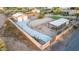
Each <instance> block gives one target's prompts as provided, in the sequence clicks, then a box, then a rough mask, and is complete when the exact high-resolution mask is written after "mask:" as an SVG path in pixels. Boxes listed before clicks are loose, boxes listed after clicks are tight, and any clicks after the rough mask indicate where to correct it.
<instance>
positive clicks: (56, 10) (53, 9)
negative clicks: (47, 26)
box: [51, 7, 61, 14]
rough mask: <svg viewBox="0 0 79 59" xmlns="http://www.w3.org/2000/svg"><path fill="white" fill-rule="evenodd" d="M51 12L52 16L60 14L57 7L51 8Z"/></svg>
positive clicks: (59, 9)
mask: <svg viewBox="0 0 79 59" xmlns="http://www.w3.org/2000/svg"><path fill="white" fill-rule="evenodd" d="M51 12H53V13H54V14H60V13H61V8H59V7H53V8H52V9H51Z"/></svg>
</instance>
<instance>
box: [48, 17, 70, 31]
mask: <svg viewBox="0 0 79 59" xmlns="http://www.w3.org/2000/svg"><path fill="white" fill-rule="evenodd" d="M68 24H69V20H68V19H64V18H60V19H58V20H55V21H52V22H49V25H48V26H49V27H51V28H54V29H56V30H57V29H61V28H62V27H64V26H66V25H68Z"/></svg>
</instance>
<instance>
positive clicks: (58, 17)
mask: <svg viewBox="0 0 79 59" xmlns="http://www.w3.org/2000/svg"><path fill="white" fill-rule="evenodd" d="M51 18H53V19H55V20H57V19H60V18H61V17H60V16H52V17H51Z"/></svg>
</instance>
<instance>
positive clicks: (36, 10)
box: [32, 8, 40, 13]
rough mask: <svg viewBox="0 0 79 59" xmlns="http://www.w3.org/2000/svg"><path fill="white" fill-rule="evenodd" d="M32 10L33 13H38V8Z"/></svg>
mask: <svg viewBox="0 0 79 59" xmlns="http://www.w3.org/2000/svg"><path fill="white" fill-rule="evenodd" d="M32 12H33V13H40V10H39V9H36V8H35V9H33V10H32Z"/></svg>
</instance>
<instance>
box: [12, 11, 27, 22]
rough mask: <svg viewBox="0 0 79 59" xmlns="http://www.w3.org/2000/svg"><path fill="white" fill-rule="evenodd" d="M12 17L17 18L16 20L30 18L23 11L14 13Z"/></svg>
mask: <svg viewBox="0 0 79 59" xmlns="http://www.w3.org/2000/svg"><path fill="white" fill-rule="evenodd" d="M12 17H13V18H14V19H15V20H18V21H22V20H27V19H28V16H27V15H25V14H23V13H20V12H19V13H16V14H13V15H12Z"/></svg>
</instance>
